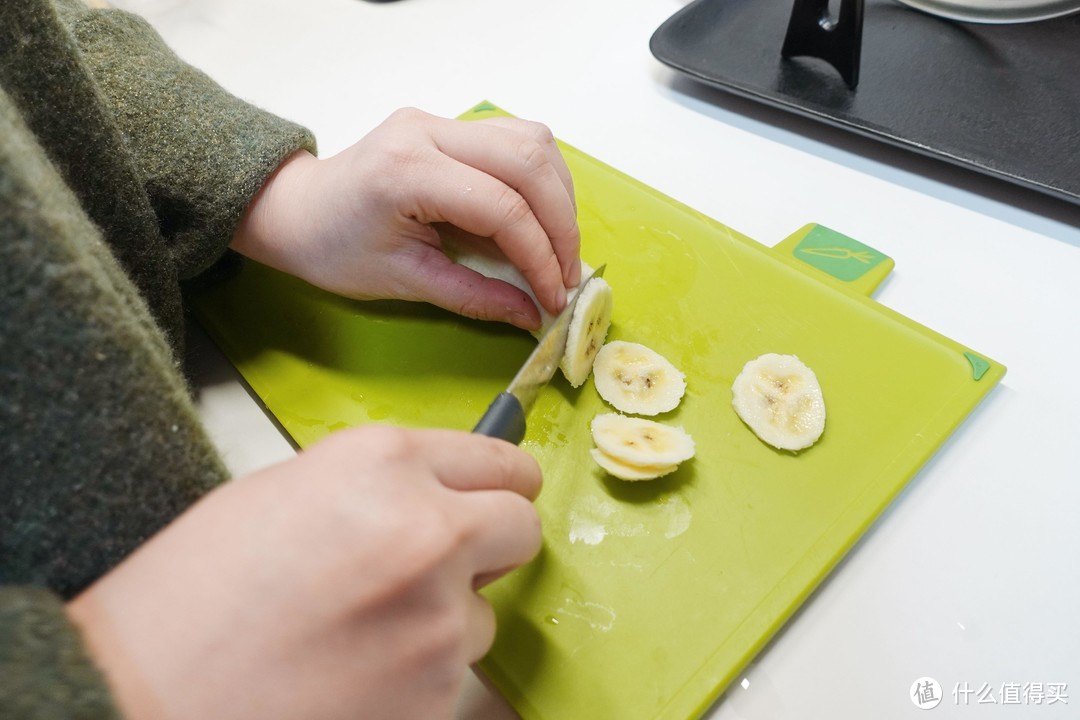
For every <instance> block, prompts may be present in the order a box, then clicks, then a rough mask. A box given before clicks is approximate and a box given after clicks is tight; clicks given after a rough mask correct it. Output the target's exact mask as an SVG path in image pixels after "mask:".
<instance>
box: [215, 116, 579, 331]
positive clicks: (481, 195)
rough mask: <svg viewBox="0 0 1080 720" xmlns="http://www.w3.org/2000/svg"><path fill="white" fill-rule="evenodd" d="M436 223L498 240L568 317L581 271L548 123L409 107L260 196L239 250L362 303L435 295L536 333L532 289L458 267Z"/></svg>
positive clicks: (300, 163)
mask: <svg viewBox="0 0 1080 720" xmlns="http://www.w3.org/2000/svg"><path fill="white" fill-rule="evenodd" d="M436 223H449V224H451V225H454V226H456V227H457V228H460V229H461V230H464V231H466V232H468V233H471V234H473V235H478V236H481V237H484V238H491V240H492V242H494V243H496V244H497V245H498V246H499V248H500V249H501V250H502V252H503V253H504V254H505V255H506V256H507V257H508V258H509V259H510V261H511V262H513V263H514V264H515V265H516V266H517V267H518V268H519V269H520V270H521V271H522V274H523V275H524V276H525V278H526V279H527V280H528V281H529V285H530V286H531V287H532V289H533V291H534V292H535V293H536V296H537V298H539V300H540V302H541V303H542V304H543V305H544V307H545V308H546V309H547V310H548V311H549V312H552V313H555V312H558V311H559V310H561V309H562V308H563V306H564V305H565V303H566V289H567V288H572V287H576V286H577V284H578V283H579V282H580V279H581V265H580V261H579V259H578V246H579V240H580V238H579V235H578V227H577V211H576V207H575V204H574V190H573V184H572V181H571V178H570V172H569V170H568V169H567V167H566V163H565V162H564V161H563V158H562V155H561V154H560V153H559V150H558V147H557V146H556V145H555V141H554V138H552V136H551V132H550V131H549V130H548V129H547V128H546V127H544V126H543V125H540V124H537V123H532V122H527V121H524V120H518V119H513V118H498V119H490V120H481V121H474V122H463V121H458V120H446V119H443V118H438V117H435V116H432V115H428V114H427V113H423V112H421V111H419V110H412V109H409V110H399V111H398V112H396V113H394V114H393V115H392V116H391V117H390V118H389V119H388V120H386V121H385V122H384V123H383V124H382V125H380V126H379V127H377V128H376V129H375V130H374V131H372V132H371V133H370V134H369V135H367V136H366V137H365V138H363V139H362V140H360V141H359V142H358V143H356V144H355V145H353V146H352V147H350V148H349V149H347V150H345V151H344V152H342V153H340V154H338V155H335V156H334V157H331V158H329V159H327V160H318V159H316V158H315V157H313V156H312V155H310V154H308V153H306V152H301V153H297V154H296V155H294V156H292V157H291V158H289V160H287V161H286V162H285V163H284V164H283V165H282V166H281V167H280V168H279V169H278V171H277V172H276V173H275V174H274V176H272V178H271V179H270V180H269V181H268V182H267V184H266V185H265V186H264V188H263V189H262V190H261V191H260V193H259V194H258V195H257V196H256V198H255V200H254V201H253V202H252V204H251V206H250V207H249V208H248V212H247V213H246V215H245V218H244V220H243V222H242V223H241V226H240V228H239V230H238V232H237V234H236V236H235V238H234V240H233V244H232V246H233V248H234V249H236V250H238V251H239V252H241V253H243V254H245V255H247V256H249V257H251V258H253V259H255V260H259V261H260V262H264V263H266V264H268V265H271V266H273V267H276V268H278V269H280V270H284V271H286V272H290V273H292V274H294V275H297V276H298V277H301V278H303V279H305V280H307V281H308V282H311V283H312V284H314V285H318V286H320V287H322V288H325V289H327V290H331V291H333V292H336V293H338V294H341V295H345V296H347V297H353V298H359V299H375V298H401V299H406V300H423V301H427V302H430V303H433V304H435V305H439V306H441V307H443V308H446V309H448V310H452V311H454V312H457V313H461V314H462V315H466V316H468V317H473V318H479V319H485V320H502V321H505V322H510V323H513V324H514V325H517V326H519V327H523V328H526V329H530V330H531V329H536V328H537V327H538V326H539V323H540V318H539V314H538V313H537V311H536V308H535V306H534V305H533V303H532V301H531V300H530V299H529V298H528V297H527V296H526V295H525V294H524V293H522V292H521V291H519V290H517V289H516V288H513V287H511V286H510V285H508V284H506V283H503V282H501V281H498V280H491V279H488V278H484V277H483V276H481V275H479V274H478V273H475V272H473V271H472V270H469V269H467V268H464V267H461V266H459V265H455V264H454V263H452V262H451V261H450V260H449V259H448V258H447V257H446V256H445V255H444V254H443V253H442V252H441V250H440V249H439V247H440V241H439V235H438V232H437V231H436V229H435V227H433V225H434V224H436Z"/></svg>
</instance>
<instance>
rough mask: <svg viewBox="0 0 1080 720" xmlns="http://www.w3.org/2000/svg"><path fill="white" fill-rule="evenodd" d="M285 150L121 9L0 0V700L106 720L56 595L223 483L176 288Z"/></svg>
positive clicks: (1, 709) (299, 133)
mask: <svg viewBox="0 0 1080 720" xmlns="http://www.w3.org/2000/svg"><path fill="white" fill-rule="evenodd" d="M300 148H308V149H314V143H313V140H312V138H311V136H310V134H309V133H307V132H306V131H305V130H303V129H302V128H300V127H298V126H296V125H293V124H291V123H288V122H286V121H284V120H281V119H279V118H276V117H274V116H273V115H270V114H268V113H265V112H263V111H261V110H258V109H257V108H254V107H252V106H250V105H248V104H246V103H243V102H241V101H239V100H237V99H236V98H233V97H232V96H230V95H228V94H227V93H225V92H224V91H223V90H222V89H221V88H219V87H218V86H217V85H215V84H214V83H213V82H211V81H210V80H209V79H208V78H206V76H204V75H203V74H201V73H199V72H197V71H195V70H193V69H191V68H190V67H188V66H186V65H184V64H183V63H182V62H180V61H179V60H177V59H176V57H175V56H174V55H172V54H171V53H170V52H169V51H168V50H167V49H165V48H164V46H163V45H162V43H161V40H160V38H159V37H158V36H157V34H156V33H155V32H154V31H153V30H152V29H151V28H150V27H149V25H147V24H146V23H145V22H143V21H142V20H140V19H138V18H136V17H134V16H132V15H128V14H126V13H122V12H119V11H115V10H104V11H90V10H88V9H86V8H85V7H84V6H82V5H81V4H79V3H78V2H75V1H74V0H54V1H53V2H50V1H49V0H19V1H18V2H3V3H0V648H2V650H0V717H3V718H7V717H12V718H15V717H18V718H53V717H57V718H59V717H71V718H74V717H78V718H83V717H87V718H88V717H95V718H96V717H111V715H110V712H111V711H110V710H108V702H107V696H106V695H105V694H104V689H103V687H102V686H101V685H100V679H99V678H98V677H97V675H96V673H95V672H93V669H92V668H91V667H88V666H85V658H84V657H83V655H82V654H81V651H80V650H78V640H77V636H76V635H75V633H74V631H73V629H72V628H71V627H70V626H69V625H67V623H66V619H65V617H64V614H63V612H62V605H61V601H62V600H63V599H66V598H70V597H71V596H73V595H74V594H76V593H77V592H78V591H80V590H81V589H83V588H85V587H86V586H87V585H89V584H90V583H91V582H93V581H94V580H95V579H97V578H98V577H100V576H101V575H103V574H104V573H106V572H107V571H108V570H109V569H111V568H112V567H114V566H115V565H116V564H117V563H119V562H120V560H122V559H123V558H124V557H125V556H126V555H128V554H129V553H130V552H131V551H132V550H133V549H134V548H135V547H137V546H138V545H139V544H140V543H141V542H143V541H144V540H145V539H146V538H148V537H150V536H151V535H152V534H153V533H155V532H156V531H157V530H159V529H160V528H161V527H163V526H164V525H165V524H167V523H168V522H170V521H171V520H172V519H173V518H175V517H176V515H178V514H179V513H180V512H182V511H183V510H184V509H185V508H186V507H188V506H189V505H190V504H191V503H192V502H194V501H195V500H196V499H197V498H199V497H200V496H201V495H203V494H204V493H205V492H207V491H208V490H209V489H211V488H212V487H214V486H215V485H217V484H219V483H220V482H222V481H223V480H224V479H225V477H226V472H225V468H224V466H223V464H222V463H221V461H220V459H219V458H218V456H217V454H216V452H215V451H214V449H213V446H212V445H211V443H210V442H209V440H208V438H207V437H206V435H205V432H204V431H203V429H202V428H201V426H200V424H199V421H198V417H197V415H196V412H195V410H194V407H193V405H192V403H191V400H190V396H189V390H188V388H187V387H186V386H185V384H184V381H183V379H182V378H181V377H180V375H179V371H178V367H179V365H178V362H177V358H178V357H180V352H181V348H180V342H181V338H182V336H183V311H182V293H181V283H182V282H183V281H184V280H187V279H191V278H195V277H196V276H197V275H198V274H199V273H200V272H202V271H204V270H206V269H207V268H209V267H210V266H212V265H214V263H215V262H217V261H219V259H220V258H222V256H223V254H224V253H225V252H226V248H227V245H228V242H229V240H230V238H231V236H232V234H233V232H234V230H235V227H236V225H237V223H238V222H239V220H240V218H241V216H242V213H243V211H244V208H245V207H246V205H247V204H248V203H249V201H250V200H251V198H252V197H253V196H254V194H255V193H256V192H257V191H258V189H259V187H260V186H261V184H262V183H263V182H264V181H265V179H266V178H267V177H268V176H269V175H270V173H271V172H272V171H273V170H274V168H276V167H277V165H279V164H280V163H281V161H282V160H283V159H284V158H286V157H288V155H290V154H292V153H293V152H295V151H296V150H298V149H300ZM35 588H39V589H35ZM80 666H85V667H80ZM15 667H18V668H21V670H20V671H19V672H15V671H13V670H11V668H15ZM46 697H47V698H50V699H49V700H48V701H46V700H41V698H46ZM103 698H104V699H103Z"/></svg>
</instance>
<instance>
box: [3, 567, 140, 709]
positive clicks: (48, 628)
mask: <svg viewBox="0 0 1080 720" xmlns="http://www.w3.org/2000/svg"><path fill="white" fill-rule="evenodd" d="M0 716H2V717H5V718H19V720H120V713H119V712H117V710H116V708H115V706H114V705H113V702H112V699H111V698H110V697H109V692H108V689H107V687H106V685H105V679H104V678H103V677H102V675H101V673H100V672H99V671H98V670H97V668H96V667H95V666H94V665H93V664H92V663H91V662H90V659H89V658H88V657H87V656H86V652H85V651H84V650H83V648H82V645H81V643H80V642H79V635H78V631H77V630H76V628H75V627H74V626H72V624H71V623H70V621H69V620H68V618H67V614H66V613H65V612H64V604H63V603H62V602H61V601H60V599H59V598H57V597H55V596H54V595H52V594H51V593H49V592H48V591H46V590H41V589H38V588H19V587H0Z"/></svg>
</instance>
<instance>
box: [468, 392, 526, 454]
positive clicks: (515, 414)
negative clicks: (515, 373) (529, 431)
mask: <svg viewBox="0 0 1080 720" xmlns="http://www.w3.org/2000/svg"><path fill="white" fill-rule="evenodd" d="M473 432H474V433H476V434H477V435H487V436H488V437H496V438H502V439H503V440H506V441H507V442H512V443H514V444H515V445H517V444H518V443H520V442H521V439H522V438H523V437H525V410H524V409H523V408H522V407H521V403H520V402H519V401H518V399H517V398H516V397H514V396H513V395H511V394H510V393H508V392H502V393H499V396H498V397H497V398H495V400H494V402H492V403H491V405H489V406H488V409H487V412H486V413H484V417H482V418H480V422H478V423H476V427H474V428H473Z"/></svg>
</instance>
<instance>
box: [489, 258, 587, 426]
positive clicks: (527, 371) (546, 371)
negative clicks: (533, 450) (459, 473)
mask: <svg viewBox="0 0 1080 720" xmlns="http://www.w3.org/2000/svg"><path fill="white" fill-rule="evenodd" d="M606 267H607V265H606V264H604V265H601V266H600V267H598V268H596V270H595V271H594V272H593V274H592V275H590V276H589V278H588V279H587V280H586V281H585V282H584V283H582V284H581V285H580V286H579V288H578V291H577V292H576V293H575V294H574V297H573V298H572V299H571V300H570V302H568V303H567V304H566V307H564V308H563V310H562V312H561V313H559V315H558V317H556V318H555V322H553V323H552V324H551V326H550V327H549V328H548V329H547V332H545V333H544V334H543V335H542V336H541V337H540V342H539V344H537V346H536V348H535V349H534V350H533V351H532V354H531V355H529V358H528V359H527V360H526V361H525V364H524V365H522V366H521V369H520V370H518V373H517V375H515V376H514V379H513V381H511V383H510V387H508V388H506V390H504V391H503V392H501V393H499V395H498V396H497V397H496V398H495V400H494V401H493V402H492V403H491V405H490V406H488V409H487V412H485V413H484V417H482V418H480V422H478V423H476V427H474V428H473V432H474V433H476V434H478V435H487V436H488V437H497V438H502V439H503V440H506V441H507V442H512V443H514V444H515V445H517V444H518V443H520V442H521V439H522V438H523V437H525V416H526V415H528V414H529V411H530V410H532V406H533V403H534V402H536V396H537V395H539V394H540V388H542V387H544V386H545V385H547V383H548V380H550V379H551V377H552V376H553V375H554V374H555V369H556V368H558V367H559V361H561V360H562V356H563V353H565V352H566V336H567V335H568V334H569V332H570V319H571V318H572V317H573V315H574V308H576V307H577V301H578V298H580V297H581V292H582V290H584V289H585V285H587V284H588V283H590V282H592V280H593V278H598V277H600V276H601V275H603V274H604V268H606Z"/></svg>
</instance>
